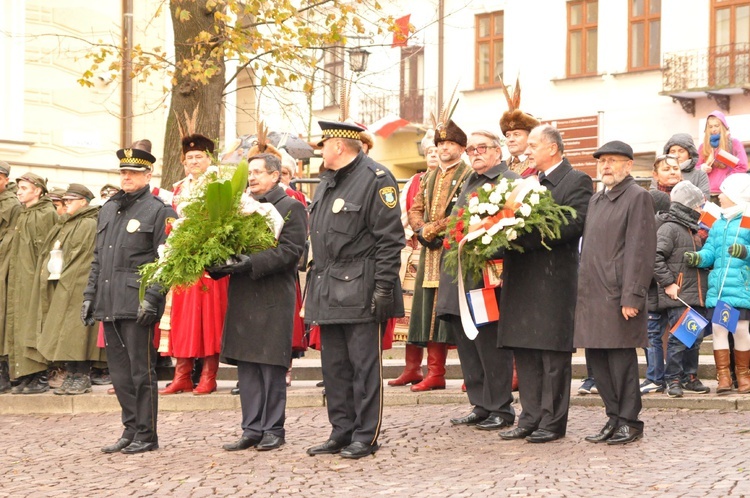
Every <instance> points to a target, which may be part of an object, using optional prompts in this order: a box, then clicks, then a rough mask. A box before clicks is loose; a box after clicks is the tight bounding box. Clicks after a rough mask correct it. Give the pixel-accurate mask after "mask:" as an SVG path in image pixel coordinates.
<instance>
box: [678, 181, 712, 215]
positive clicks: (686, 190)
mask: <svg viewBox="0 0 750 498" xmlns="http://www.w3.org/2000/svg"><path fill="white" fill-rule="evenodd" d="M670 197H671V198H672V202H677V203H679V204H682V205H683V206H687V207H689V208H690V209H693V208H697V207H699V206H702V205H703V203H704V202H706V198H705V197H704V196H703V192H702V191H701V189H699V188H698V187H696V186H695V185H693V184H692V183H690V182H689V181H687V180H682V181H681V182H677V184H676V185H675V186H674V187H673V188H672V192H671V194H670Z"/></svg>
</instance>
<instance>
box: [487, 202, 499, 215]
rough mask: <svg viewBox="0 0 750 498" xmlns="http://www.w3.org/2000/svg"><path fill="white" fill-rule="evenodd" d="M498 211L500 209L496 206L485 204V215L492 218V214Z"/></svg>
mask: <svg viewBox="0 0 750 498" xmlns="http://www.w3.org/2000/svg"><path fill="white" fill-rule="evenodd" d="M498 211H500V207H499V206H498V205H497V204H487V214H489V215H490V216H492V215H493V214H495V213H497V212H498Z"/></svg>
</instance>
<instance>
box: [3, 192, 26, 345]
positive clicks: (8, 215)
mask: <svg viewBox="0 0 750 498" xmlns="http://www.w3.org/2000/svg"><path fill="white" fill-rule="evenodd" d="M11 187H15V184H11V183H8V186H7V187H6V189H5V191H4V192H2V193H0V309H3V310H6V309H7V298H8V285H7V282H8V268H9V267H10V255H11V253H10V242H11V240H13V234H14V230H13V227H15V224H16V218H17V217H18V214H19V213H20V212H21V203H20V202H18V198H17V197H16V194H15V188H11ZM4 315H5V312H3V316H0V356H4V355H6V354H8V351H5V350H4V349H5V320H4Z"/></svg>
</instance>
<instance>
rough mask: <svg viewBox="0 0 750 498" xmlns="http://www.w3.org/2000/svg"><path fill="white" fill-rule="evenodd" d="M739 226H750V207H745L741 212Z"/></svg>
mask: <svg viewBox="0 0 750 498" xmlns="http://www.w3.org/2000/svg"><path fill="white" fill-rule="evenodd" d="M740 228H750V208H748V207H746V208H745V210H744V211H743V212H742V219H741V220H740Z"/></svg>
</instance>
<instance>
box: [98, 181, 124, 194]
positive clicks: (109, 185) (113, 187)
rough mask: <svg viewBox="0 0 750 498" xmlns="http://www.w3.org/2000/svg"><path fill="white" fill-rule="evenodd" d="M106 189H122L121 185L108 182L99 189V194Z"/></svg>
mask: <svg viewBox="0 0 750 498" xmlns="http://www.w3.org/2000/svg"><path fill="white" fill-rule="evenodd" d="M106 190H117V191H119V190H120V187H118V186H117V185H112V184H111V183H108V184H106V185H105V186H103V187H102V188H101V189H100V190H99V194H103V193H104V192H105V191H106Z"/></svg>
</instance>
